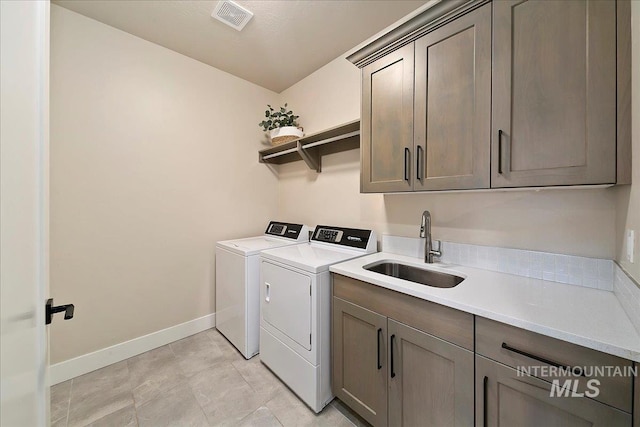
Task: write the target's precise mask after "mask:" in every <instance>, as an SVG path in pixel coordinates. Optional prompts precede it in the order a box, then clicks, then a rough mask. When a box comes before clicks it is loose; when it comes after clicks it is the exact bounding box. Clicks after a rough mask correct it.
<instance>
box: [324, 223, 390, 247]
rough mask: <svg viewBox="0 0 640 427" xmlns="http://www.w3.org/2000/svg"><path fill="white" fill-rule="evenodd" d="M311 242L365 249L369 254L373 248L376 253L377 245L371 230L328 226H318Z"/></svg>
mask: <svg viewBox="0 0 640 427" xmlns="http://www.w3.org/2000/svg"><path fill="white" fill-rule="evenodd" d="M311 241H316V242H322V243H332V244H335V245H340V246H346V247H349V248H357V249H363V250H367V252H369V251H370V250H371V248H373V251H374V252H375V248H376V243H377V242H376V238H375V233H374V232H373V231H371V230H361V229H358V228H344V227H333V226H326V225H318V226H317V227H316V229H315V231H314V232H313V236H312V237H311Z"/></svg>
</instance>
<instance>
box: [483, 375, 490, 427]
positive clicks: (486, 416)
mask: <svg viewBox="0 0 640 427" xmlns="http://www.w3.org/2000/svg"><path fill="white" fill-rule="evenodd" d="M488 387H489V377H484V379H483V380H482V426H483V427H487V419H488V414H487V389H488Z"/></svg>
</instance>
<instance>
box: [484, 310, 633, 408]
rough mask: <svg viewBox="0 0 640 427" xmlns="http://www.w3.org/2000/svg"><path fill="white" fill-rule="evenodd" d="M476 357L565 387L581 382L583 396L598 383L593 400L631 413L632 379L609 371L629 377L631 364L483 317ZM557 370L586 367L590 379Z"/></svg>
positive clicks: (579, 389) (580, 388)
mask: <svg viewBox="0 0 640 427" xmlns="http://www.w3.org/2000/svg"><path fill="white" fill-rule="evenodd" d="M476 353H477V354H480V355H482V356H486V357H488V358H490V359H493V360H496V361H498V362H500V363H503V364H505V365H508V366H511V367H514V368H523V369H524V368H529V371H528V373H529V374H530V375H532V376H536V377H538V378H542V379H544V380H547V381H552V380H554V379H558V380H560V383H561V384H563V383H564V380H566V379H578V380H579V381H578V384H579V387H578V390H577V391H578V392H581V393H583V392H585V391H588V388H587V381H588V380H589V379H597V380H598V381H599V382H600V385H599V387H598V388H599V390H600V392H599V394H598V395H597V396H596V397H593V399H595V400H597V401H599V402H602V403H606V404H608V405H611V406H613V407H616V408H619V409H622V410H623V411H626V412H631V409H632V398H633V393H632V390H633V378H632V377H630V376H610V375H607V371H606V370H607V369H609V368H607V367H619V368H620V369H621V370H622V374H623V375H626V374H627V373H628V372H629V371H630V370H631V368H632V367H633V363H632V362H631V361H628V360H625V359H621V358H619V357H616V356H611V355H608V354H605V353H601V352H599V351H595V350H591V349H588V348H585V347H581V346H578V345H575V344H571V343H568V342H565V341H561V340H557V339H554V338H550V337H546V336H544V335H540V334H537V333H534V332H529V331H525V330H523V329H520V328H516V327H513V326H509V325H505V324H504V323H499V322H494V321H492V320H488V319H485V318H482V317H476ZM554 365H555V366H554ZM557 366H563V367H581V368H583V367H586V369H585V372H584V373H585V374H586V375H589V374H590V375H589V376H586V375H585V376H567V375H558V373H557V372H553V371H554V369H549V368H554V367H557ZM595 368H604V369H605V372H604V374H605V375H604V376H601V375H597V374H598V372H597V370H596V369H595ZM611 370H612V371H613V368H612V369H611ZM556 371H557V370H556Z"/></svg>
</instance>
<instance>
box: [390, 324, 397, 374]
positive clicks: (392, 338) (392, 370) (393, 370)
mask: <svg viewBox="0 0 640 427" xmlns="http://www.w3.org/2000/svg"><path fill="white" fill-rule="evenodd" d="M395 340H396V334H393V335H391V343H390V345H391V378H395V376H396V369H395V367H394V366H393V342H394V341H395Z"/></svg>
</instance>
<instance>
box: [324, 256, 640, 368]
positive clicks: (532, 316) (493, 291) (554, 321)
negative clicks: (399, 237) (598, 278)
mask: <svg viewBox="0 0 640 427" xmlns="http://www.w3.org/2000/svg"><path fill="white" fill-rule="evenodd" d="M382 260H391V261H394V262H398V261H399V262H402V263H404V264H410V265H415V266H417V267H421V268H426V269H433V270H436V271H443V272H447V273H452V274H456V275H458V276H462V277H465V280H464V281H463V282H462V283H460V284H459V285H458V286H456V287H454V288H449V289H442V288H433V287H430V286H424V285H420V284H417V283H413V282H409V281H406V280H401V279H396V278H394V277H390V276H385V275H383V274H379V273H374V272H371V271H368V270H365V269H364V268H362V267H363V266H365V265H367V264H371V263H373V262H377V261H382ZM330 270H331V271H332V272H334V273H338V274H342V275H344V276H347V277H351V278H354V279H358V280H362V281H365V282H369V283H371V284H373V285H377V286H382V287H384V288H387V289H391V290H394V291H398V292H402V293H404V294H407V295H412V296H415V297H418V298H421V299H424V300H428V301H432V302H435V303H438V304H442V305H446V306H448V307H452V308H456V309H458V310H462V311H466V312H468V313H472V314H475V315H478V316H482V317H486V318H488V319H492V320H496V321H498V322H503V323H506V324H509V325H512V326H517V327H519V328H522V329H526V330H528V331H532V332H537V333H540V334H543V335H547V336H549V337H553V338H557V339H561V340H564V341H568V342H570V343H573V344H577V345H581V346H584V347H587V348H591V349H594V350H598V351H602V352H604V353H609V354H613V355H615V356H619V357H622V358H625V359H629V360H633V361H636V362H640V335H639V334H638V332H637V331H636V329H635V328H634V327H633V324H632V323H631V321H630V320H629V318H628V317H627V315H626V313H625V312H624V310H623V308H622V306H621V305H620V302H619V301H618V299H617V298H616V296H615V295H614V294H613V292H610V291H603V290H599V289H591V288H585V287H580V286H573V285H566V284H562V283H557V282H548V281H544V280H539V279H532V278H528V277H522V276H515V275H511V274H505V273H497V272H494V271H488V270H481V269H477V268H472V267H465V266H461V265H452V264H441V263H436V264H425V263H424V262H423V261H422V260H421V259H419V258H413V257H407V256H403V255H396V254H391V253H386V252H378V253H376V254H372V255H367V256H364V257H360V258H356V259H353V260H350V261H346V262H343V263H340V264H335V265H333V266H331V267H330Z"/></svg>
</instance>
